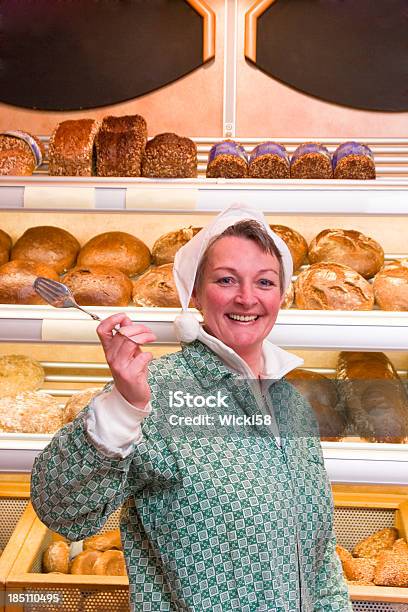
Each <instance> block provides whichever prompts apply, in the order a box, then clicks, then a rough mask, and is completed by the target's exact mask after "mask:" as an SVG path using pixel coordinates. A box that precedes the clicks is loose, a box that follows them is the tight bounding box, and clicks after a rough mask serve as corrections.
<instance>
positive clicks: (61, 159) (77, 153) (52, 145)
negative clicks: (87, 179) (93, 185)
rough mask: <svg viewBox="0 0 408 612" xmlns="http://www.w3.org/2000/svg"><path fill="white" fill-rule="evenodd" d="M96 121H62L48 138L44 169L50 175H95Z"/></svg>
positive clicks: (98, 123) (97, 125) (97, 122)
mask: <svg viewBox="0 0 408 612" xmlns="http://www.w3.org/2000/svg"><path fill="white" fill-rule="evenodd" d="M99 127H100V122H99V121H96V120H95V119H69V120H67V121H62V122H61V123H60V124H59V125H57V127H56V128H55V130H54V131H53V133H52V134H51V137H50V142H49V148H48V172H49V174H51V175H53V176H92V175H93V174H95V169H96V168H95V165H96V164H95V159H96V156H95V152H94V143H95V137H96V134H97V133H98V130H99Z"/></svg>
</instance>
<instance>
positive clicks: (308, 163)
mask: <svg viewBox="0 0 408 612" xmlns="http://www.w3.org/2000/svg"><path fill="white" fill-rule="evenodd" d="M290 176H291V178H296V179H330V178H333V169H332V161H331V157H330V153H329V151H328V150H327V149H326V147H324V146H323V145H321V144H320V143H318V142H305V143H304V144H301V145H299V146H298V148H297V149H296V150H295V151H294V153H293V155H292V157H291V160H290Z"/></svg>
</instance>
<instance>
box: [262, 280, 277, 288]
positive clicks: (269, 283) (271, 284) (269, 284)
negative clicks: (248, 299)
mask: <svg viewBox="0 0 408 612" xmlns="http://www.w3.org/2000/svg"><path fill="white" fill-rule="evenodd" d="M258 282H259V284H260V285H261V287H274V286H275V283H274V282H273V281H271V280H269V278H261V279H259V281H258Z"/></svg>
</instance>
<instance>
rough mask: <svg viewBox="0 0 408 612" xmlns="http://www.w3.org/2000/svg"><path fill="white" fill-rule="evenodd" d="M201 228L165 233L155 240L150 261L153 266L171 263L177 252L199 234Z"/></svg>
mask: <svg viewBox="0 0 408 612" xmlns="http://www.w3.org/2000/svg"><path fill="white" fill-rule="evenodd" d="M200 229H201V227H192V226H191V225H190V226H189V227H183V228H181V229H179V230H175V231H173V232H167V234H163V236H160V238H158V239H157V240H156V242H155V243H154V245H153V248H152V260H153V263H154V265H156V266H162V265H163V264H166V263H173V261H174V256H175V254H176V253H177V251H178V250H179V249H180V248H181V247H182V246H184V245H185V244H186V243H187V242H188V241H189V240H191V238H192V237H193V236H195V235H196V234H197V232H199V231H200Z"/></svg>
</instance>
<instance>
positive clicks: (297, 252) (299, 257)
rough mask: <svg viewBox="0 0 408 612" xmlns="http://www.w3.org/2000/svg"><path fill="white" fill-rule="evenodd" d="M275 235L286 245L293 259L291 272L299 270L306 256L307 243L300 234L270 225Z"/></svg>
mask: <svg viewBox="0 0 408 612" xmlns="http://www.w3.org/2000/svg"><path fill="white" fill-rule="evenodd" d="M269 227H270V228H271V230H272V231H273V232H275V234H277V235H278V236H279V238H282V240H283V241H284V242H285V243H286V246H287V247H288V249H289V251H290V254H291V255H292V259H293V271H294V272H296V271H297V270H299V268H300V266H301V265H302V264H303V263H304V262H305V259H306V256H307V242H306V240H305V239H304V238H303V236H302V234H299V232H297V231H296V230H294V229H292V228H291V227H287V226H286V225H270V226H269Z"/></svg>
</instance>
